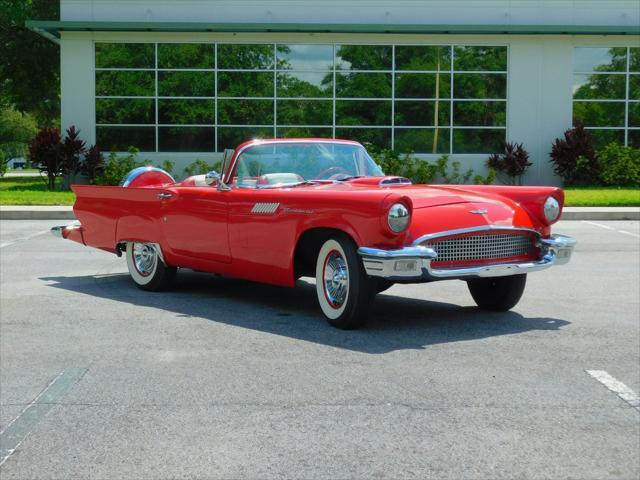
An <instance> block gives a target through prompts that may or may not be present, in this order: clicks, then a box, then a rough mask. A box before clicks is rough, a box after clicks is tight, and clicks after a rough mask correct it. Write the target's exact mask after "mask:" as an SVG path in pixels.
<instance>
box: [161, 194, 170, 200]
mask: <svg viewBox="0 0 640 480" xmlns="http://www.w3.org/2000/svg"><path fill="white" fill-rule="evenodd" d="M171 197H173V193H159V194H158V198H159V199H160V200H166V199H168V198H171Z"/></svg>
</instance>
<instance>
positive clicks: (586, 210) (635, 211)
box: [562, 207, 640, 220]
mask: <svg viewBox="0 0 640 480" xmlns="http://www.w3.org/2000/svg"><path fill="white" fill-rule="evenodd" d="M562 220H640V207H565V208H564V210H563V211H562Z"/></svg>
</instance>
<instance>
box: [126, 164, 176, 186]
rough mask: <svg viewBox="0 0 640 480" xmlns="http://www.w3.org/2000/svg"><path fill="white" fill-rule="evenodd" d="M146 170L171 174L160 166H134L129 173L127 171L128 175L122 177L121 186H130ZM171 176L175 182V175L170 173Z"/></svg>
mask: <svg viewBox="0 0 640 480" xmlns="http://www.w3.org/2000/svg"><path fill="white" fill-rule="evenodd" d="M144 172H162V173H164V174H166V175H169V173H168V172H166V171H164V170H163V169H161V168H158V167H152V166H147V167H138V168H134V169H133V170H131V171H130V172H129V173H127V176H126V177H124V178H123V179H122V181H121V182H120V186H121V187H128V186H129V184H130V183H131V182H133V181H134V180H135V179H136V178H138V177H139V176H140V175H142V174H143V173H144ZM169 178H170V179H171V181H172V182H173V183H175V180H174V179H173V177H172V176H171V175H169Z"/></svg>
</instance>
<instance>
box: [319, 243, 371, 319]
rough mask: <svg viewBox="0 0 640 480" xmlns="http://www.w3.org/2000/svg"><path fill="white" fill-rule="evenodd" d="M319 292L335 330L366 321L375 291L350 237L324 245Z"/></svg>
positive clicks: (321, 251)
mask: <svg viewBox="0 0 640 480" xmlns="http://www.w3.org/2000/svg"><path fill="white" fill-rule="evenodd" d="M316 293H317V296H318V303H319V304H320V308H321V310H322V313H324V315H325V317H326V318H327V321H328V322H329V323H330V324H331V325H333V326H334V327H337V328H342V329H351V328H357V327H359V326H361V325H362V324H363V323H364V322H365V321H366V319H367V316H368V314H369V310H370V308H371V305H372V303H373V300H374V297H375V293H376V292H375V288H374V285H373V283H372V282H371V280H370V279H369V277H367V275H366V273H365V271H364V267H363V266H362V261H361V259H360V257H359V255H358V253H357V249H356V246H355V244H354V243H353V241H352V240H351V239H350V238H348V237H346V236H341V235H336V236H335V237H332V238H329V239H327V240H326V241H325V242H324V243H323V244H322V247H321V248H320V251H319V252H318V258H317V260H316Z"/></svg>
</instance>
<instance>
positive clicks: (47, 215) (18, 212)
mask: <svg viewBox="0 0 640 480" xmlns="http://www.w3.org/2000/svg"><path fill="white" fill-rule="evenodd" d="M75 218H76V217H75V215H74V214H73V208H72V207H67V206H58V205H3V206H0V220H75Z"/></svg>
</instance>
